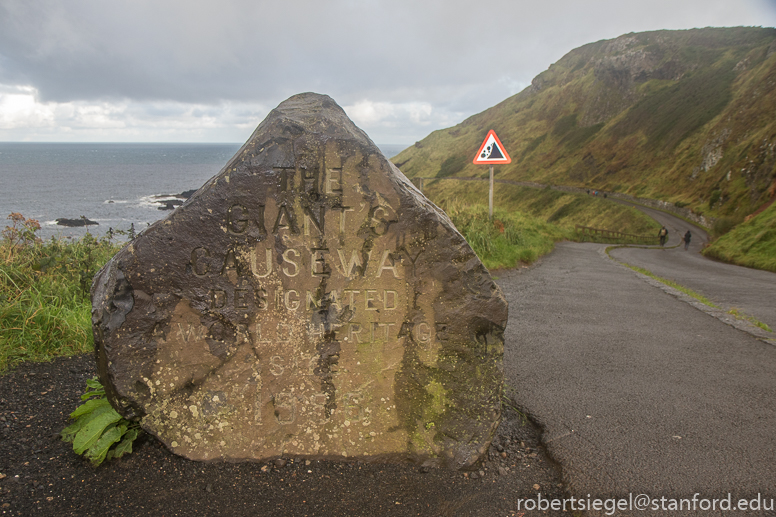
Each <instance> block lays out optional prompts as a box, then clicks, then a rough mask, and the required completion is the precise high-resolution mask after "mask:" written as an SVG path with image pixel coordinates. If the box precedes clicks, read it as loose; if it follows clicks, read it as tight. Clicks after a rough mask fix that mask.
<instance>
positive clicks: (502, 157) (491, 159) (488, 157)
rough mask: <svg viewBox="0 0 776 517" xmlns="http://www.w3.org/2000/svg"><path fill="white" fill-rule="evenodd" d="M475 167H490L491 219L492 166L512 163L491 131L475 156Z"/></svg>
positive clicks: (490, 203)
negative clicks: (484, 165)
mask: <svg viewBox="0 0 776 517" xmlns="http://www.w3.org/2000/svg"><path fill="white" fill-rule="evenodd" d="M472 163H474V164H475V165H481V164H487V165H490V191H489V192H488V218H489V219H493V165H494V164H496V163H503V164H507V163H512V158H510V157H509V154H507V151H506V149H504V145H503V144H502V143H501V140H499V139H498V136H496V132H495V131H493V130H492V129H491V130H490V131H489V132H488V136H486V137H485V141H484V142H482V145H481V146H480V150H479V151H477V156H476V157H475V158H474V161H473V162H472Z"/></svg>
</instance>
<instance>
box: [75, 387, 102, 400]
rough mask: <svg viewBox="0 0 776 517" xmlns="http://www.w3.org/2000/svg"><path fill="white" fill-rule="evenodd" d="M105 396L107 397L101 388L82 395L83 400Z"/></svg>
mask: <svg viewBox="0 0 776 517" xmlns="http://www.w3.org/2000/svg"><path fill="white" fill-rule="evenodd" d="M103 395H105V390H104V389H102V387H101V388H100V389H99V390H94V391H87V392H86V393H84V394H83V395H81V400H86V399H89V398H91V397H102V396H103Z"/></svg>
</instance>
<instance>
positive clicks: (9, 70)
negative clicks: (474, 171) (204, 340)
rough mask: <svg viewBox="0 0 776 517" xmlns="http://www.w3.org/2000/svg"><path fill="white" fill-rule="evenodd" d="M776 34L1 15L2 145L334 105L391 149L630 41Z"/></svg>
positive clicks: (142, 134) (492, 1) (345, 15)
mask: <svg viewBox="0 0 776 517" xmlns="http://www.w3.org/2000/svg"><path fill="white" fill-rule="evenodd" d="M737 25H746V26H764V27H773V26H776V0H736V1H731V0H639V1H631V0H584V1H582V0H530V1H529V0H271V1H267V0H212V1H206V0H185V1H181V0H115V1H114V0H0V141H59V142H83V141H91V142H236V143H240V142H243V141H245V140H246V139H247V137H248V136H249V135H250V133H251V132H252V131H253V129H254V128H255V127H256V125H258V123H259V122H261V120H262V119H263V118H264V117H265V116H266V115H267V113H268V112H269V110H270V109H272V108H274V107H275V106H277V105H278V104H279V103H280V102H282V101H283V100H285V99H286V98H288V97H290V96H291V95H293V94H296V93H300V92H305V91H314V92H318V93H326V94H328V95H330V96H332V97H333V98H334V100H335V101H337V103H338V104H340V106H342V107H343V108H344V109H345V111H346V112H347V113H348V115H349V116H350V117H351V118H352V119H353V120H354V122H355V123H356V124H357V125H358V126H359V127H361V128H362V129H364V130H365V131H366V132H367V133H368V134H369V135H370V137H371V138H372V140H374V141H375V142H377V143H380V144H411V143H413V142H415V141H416V140H419V139H421V138H423V137H424V136H426V135H427V134H428V133H430V132H431V131H434V130H436V129H440V128H444V127H449V126H452V125H454V124H457V123H458V122H461V121H462V120H464V119H465V118H467V117H469V116H470V115H472V114H474V113H478V112H480V111H482V110H484V109H486V108H488V107H490V106H492V105H494V104H496V103H498V102H500V101H502V100H504V99H505V98H507V97H509V96H510V95H513V94H515V93H517V92H519V91H520V90H522V89H523V88H525V87H526V86H527V85H528V84H530V82H531V79H532V78H533V77H534V76H536V75H537V74H539V73H540V72H542V71H543V70H545V69H547V67H548V66H549V65H550V64H552V63H553V62H555V61H557V60H558V59H560V58H561V57H562V56H563V55H564V54H566V53H567V52H568V51H570V50H571V49H573V48H575V47H578V46H580V45H584V44H585V43H589V42H593V41H598V40H601V39H609V38H614V37H617V36H619V35H622V34H625V33H628V32H640V31H647V30H656V29H688V28H693V27H706V26H737Z"/></svg>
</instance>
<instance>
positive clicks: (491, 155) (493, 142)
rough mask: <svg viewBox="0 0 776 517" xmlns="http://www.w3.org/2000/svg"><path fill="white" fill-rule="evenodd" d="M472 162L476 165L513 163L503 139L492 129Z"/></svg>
mask: <svg viewBox="0 0 776 517" xmlns="http://www.w3.org/2000/svg"><path fill="white" fill-rule="evenodd" d="M472 163H474V164H476V165H482V164H490V165H493V164H497V163H512V158H510V157H509V154H507V150H506V149H504V145H503V144H502V143H501V140H499V139H498V136H496V132H495V131H493V130H492V129H491V130H490V131H489V132H488V136H486V137H485V141H484V142H482V147H480V150H479V151H477V156H475V157H474V161H473V162H472Z"/></svg>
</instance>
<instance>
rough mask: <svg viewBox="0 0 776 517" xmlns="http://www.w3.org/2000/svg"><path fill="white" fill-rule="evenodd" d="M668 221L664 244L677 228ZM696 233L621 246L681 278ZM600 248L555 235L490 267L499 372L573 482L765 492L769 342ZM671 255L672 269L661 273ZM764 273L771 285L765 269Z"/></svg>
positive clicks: (709, 493) (712, 494)
mask: <svg viewBox="0 0 776 517" xmlns="http://www.w3.org/2000/svg"><path fill="white" fill-rule="evenodd" d="M685 224H686V223H685ZM669 230H670V231H671V237H672V240H671V241H669V245H672V244H675V243H676V239H677V238H678V235H679V234H680V233H683V232H682V231H681V230H682V229H681V228H678V227H674V228H673V230H672V229H671V228H669ZM700 241H702V239H697V240H695V241H694V242H693V247H692V248H691V250H690V251H688V252H685V251H684V249H683V248H682V249H677V250H672V251H652V250H641V251H640V252H637V253H635V254H632V255H631V254H628V253H629V252H626V255H627V257H624V258H628V260H629V261H633V262H636V263H637V264H638V262H637V260H640V261H643V264H645V267H649V268H650V269H652V270H653V271H654V272H655V273H657V274H659V275H661V276H664V277H669V278H670V277H679V276H680V277H681V279H679V278H677V279H678V280H681V281H682V283H685V284H690V282H689V281H686V280H687V278H689V277H690V276H691V275H689V271H692V270H693V269H694V268H697V267H698V266H697V263H699V262H697V263H696V260H697V249H698V248H699V246H700ZM604 248H605V246H604V245H599V244H589V243H588V244H578V243H561V244H559V245H558V246H557V248H556V250H555V251H554V252H553V253H551V254H550V255H548V256H546V257H544V258H543V259H542V260H541V262H540V263H539V264H538V265H536V266H534V267H532V268H529V269H523V270H515V271H507V272H502V273H501V274H500V276H499V278H498V283H499V285H500V286H501V288H502V289H503V291H504V293H505V295H506V297H507V299H508V300H509V304H510V307H509V313H510V318H509V325H508V327H507V331H506V345H507V346H506V352H505V370H506V375H507V383H508V385H509V386H510V387H512V388H514V389H515V390H516V392H517V393H516V395H515V397H516V399H517V401H518V402H519V404H521V406H522V407H523V408H524V410H525V411H526V412H528V413H529V414H530V415H531V416H532V418H534V419H535V420H536V421H537V422H538V423H539V424H540V425H542V426H543V428H544V434H543V441H544V443H545V445H546V447H547V450H548V451H549V453H550V454H551V455H552V457H554V458H555V459H556V460H557V461H558V462H559V464H560V466H561V468H562V470H563V476H564V481H565V483H566V485H567V487H568V489H569V493H570V495H574V496H577V497H585V496H587V495H588V494H591V495H592V496H593V497H610V496H617V497H625V498H627V497H629V494H631V493H632V494H633V495H634V496H636V495H637V494H642V493H644V494H647V495H649V496H652V497H658V498H659V497H667V498H671V497H688V498H689V497H692V496H693V494H696V493H699V494H700V497H701V498H725V497H727V494H731V495H732V498H733V500H734V501H736V500H738V499H739V498H743V497H747V498H753V497H757V494H758V493H760V494H762V496H763V497H765V496H767V497H772V498H776V461H774V460H776V432H774V431H776V404H774V401H775V400H776V346H774V345H773V344H769V343H766V342H763V341H761V340H758V339H756V338H755V337H753V336H752V335H750V334H748V333H746V332H742V331H740V330H737V329H735V328H733V327H731V326H729V325H727V324H725V323H724V322H722V321H720V320H719V319H716V318H713V317H710V316H709V315H708V314H706V313H704V312H702V311H700V310H698V309H697V308H695V307H694V306H692V305H690V304H688V303H686V302H685V301H682V300H680V299H679V298H677V297H675V296H672V295H670V294H668V293H666V292H665V291H664V290H661V289H659V288H657V287H655V286H654V285H652V284H651V283H649V282H647V281H646V280H645V279H644V277H641V276H639V275H637V274H636V273H635V272H633V271H632V270H630V269H627V268H625V267H624V266H621V265H619V264H617V263H616V262H614V261H613V260H611V259H609V258H608V257H607V256H606V254H605V253H604ZM639 253H640V254H639ZM653 256H655V257H665V259H664V260H663V262H661V261H660V260H659V259H654V258H652V257H653ZM645 257H646V258H645ZM704 260H705V259H704ZM705 262H708V263H709V264H711V266H709V269H707V270H705V271H707V272H706V273H702V272H700V273H698V275H697V277H699V278H700V277H702V276H703V275H706V276H708V278H707V279H706V281H707V282H708V284H709V285H714V286H717V287H720V286H722V285H723V282H722V279H720V278H719V277H717V278H714V274H715V273H708V271H716V270H715V269H714V268H716V267H717V266H718V265H717V264H715V263H712V262H711V261H705ZM647 264H648V265H647ZM676 264H681V265H682V266H681V267H682V268H684V273H683V274H681V275H672V274H670V272H671V271H676V269H675V268H676V266H675V265H676ZM661 268H666V269H661ZM743 269H744V268H735V269H733V270H730V271H731V272H727V270H726V272H725V273H724V275H732V274H733V273H732V271H739V270H743ZM745 271H747V272H749V271H751V270H745ZM747 274H748V273H747ZM755 274H756V273H755ZM767 275H770V276H766V277H765V279H766V280H765V282H766V283H769V284H770V288H772V286H773V283H774V278H776V275H773V274H771V273H768V274H767ZM693 278H695V276H693ZM732 282H733V285H735V281H734V280H733V281H732ZM699 285H700V284H699ZM724 285H727V284H724ZM690 286H691V287H692V285H690ZM698 290H701V289H700V288H699V289H698ZM721 291H722V290H720V289H718V290H717V291H715V294H713V295H712V297H713V296H716V293H717V292H721ZM731 296H732V295H731ZM731 299H732V298H731ZM744 301H746V300H744ZM772 301H773V300H771V302H772ZM740 306H741V308H747V310H751V311H752V313H755V310H754V309H757V305H756V304H749V305H744V304H743V303H742V304H740ZM757 314H759V317H760V318H762V320H763V321H767V318H768V315H767V312H763V313H757ZM661 504H662V503H661ZM661 513H663V512H654V511H648V512H633V513H629V512H628V511H618V512H617V513H616V514H617V515H656V514H661ZM589 514H592V515H595V514H600V515H604V514H606V512H605V511H601V512H589ZM665 514H666V515H668V514H670V512H669V513H665ZM672 514H673V515H694V514H697V515H716V514H719V513H718V512H713V511H711V512H697V513H695V512H687V511H684V512H679V513H675V512H674V513H672ZM740 514H742V515H756V514H758V513H757V512H754V513H740ZM760 514H763V515H775V514H774V512H764V513H763V512H760ZM610 515H611V514H610Z"/></svg>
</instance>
